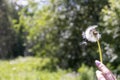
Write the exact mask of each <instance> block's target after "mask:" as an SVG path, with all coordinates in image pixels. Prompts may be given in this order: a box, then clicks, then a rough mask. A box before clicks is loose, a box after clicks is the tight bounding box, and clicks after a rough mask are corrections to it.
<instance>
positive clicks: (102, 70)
mask: <svg viewBox="0 0 120 80" xmlns="http://www.w3.org/2000/svg"><path fill="white" fill-rule="evenodd" d="M95 64H96V66H97V68H98V69H99V70H97V71H96V76H97V79H98V80H117V79H116V78H115V76H114V75H113V74H112V72H111V71H110V70H109V69H108V68H107V67H106V66H105V65H104V64H103V63H101V62H100V61H98V60H96V61H95Z"/></svg>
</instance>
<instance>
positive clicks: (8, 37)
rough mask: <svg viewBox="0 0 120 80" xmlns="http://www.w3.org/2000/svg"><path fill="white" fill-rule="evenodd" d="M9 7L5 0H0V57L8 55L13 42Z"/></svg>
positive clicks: (10, 52)
mask: <svg viewBox="0 0 120 80" xmlns="http://www.w3.org/2000/svg"><path fill="white" fill-rule="evenodd" d="M11 26H12V24H11V16H10V8H9V7H8V4H7V2H6V1H5V0H0V38H1V39H0V58H7V57H10V55H11V54H12V47H13V44H14V42H15V35H14V30H13V29H12V27H11Z"/></svg>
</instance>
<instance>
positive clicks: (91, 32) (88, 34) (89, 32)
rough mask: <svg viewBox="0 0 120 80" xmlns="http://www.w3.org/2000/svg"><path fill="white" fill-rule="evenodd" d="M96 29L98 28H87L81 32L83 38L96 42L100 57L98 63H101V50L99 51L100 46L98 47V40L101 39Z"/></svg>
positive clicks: (94, 26)
mask: <svg viewBox="0 0 120 80" xmlns="http://www.w3.org/2000/svg"><path fill="white" fill-rule="evenodd" d="M97 27H98V26H97V25H93V26H89V27H88V28H87V29H86V31H85V32H83V34H82V35H83V38H86V39H87V40H88V41H90V42H97V44H98V50H99V56H100V61H101V62H102V50H101V46H100V42H99V39H100V38H101V35H100V34H99V32H98V31H97V30H96V28H97Z"/></svg>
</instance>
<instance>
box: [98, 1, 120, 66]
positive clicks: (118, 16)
mask: <svg viewBox="0 0 120 80" xmlns="http://www.w3.org/2000/svg"><path fill="white" fill-rule="evenodd" d="M119 3H120V1H118V0H109V5H107V6H105V7H104V8H103V9H102V12H101V18H100V20H101V22H100V23H99V25H100V26H101V27H102V29H101V30H102V34H103V41H104V46H105V51H106V52H105V54H106V55H107V56H108V59H109V60H110V62H111V63H113V65H114V67H117V66H118V65H119V61H120V59H119V57H118V56H120V54H119V50H120V46H119V45H120V43H119V41H120V23H119V22H120V5H119Z"/></svg>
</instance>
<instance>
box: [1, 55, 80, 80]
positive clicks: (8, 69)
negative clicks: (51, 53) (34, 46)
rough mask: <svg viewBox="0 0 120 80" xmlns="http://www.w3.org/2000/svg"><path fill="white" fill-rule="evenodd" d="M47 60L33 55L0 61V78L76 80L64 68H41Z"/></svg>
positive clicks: (48, 60)
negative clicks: (53, 69)
mask: <svg viewBox="0 0 120 80" xmlns="http://www.w3.org/2000/svg"><path fill="white" fill-rule="evenodd" d="M49 62H50V59H48V58H44V59H43V58H33V57H26V58H22V57H20V58H18V59H15V60H10V61H0V80H70V79H71V80H78V79H77V77H71V76H68V75H67V74H68V73H67V71H65V70H61V69H59V70H57V71H53V72H51V71H50V70H49V69H44V70H43V68H44V67H45V66H46V65H47V64H49Z"/></svg>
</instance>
